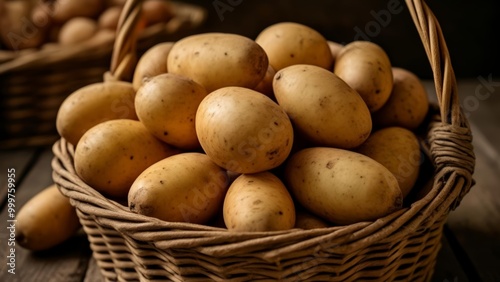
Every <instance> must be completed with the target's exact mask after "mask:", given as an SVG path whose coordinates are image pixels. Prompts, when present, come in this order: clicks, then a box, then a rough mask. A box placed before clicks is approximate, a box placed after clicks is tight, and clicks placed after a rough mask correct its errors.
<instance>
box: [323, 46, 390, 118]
mask: <svg viewBox="0 0 500 282" xmlns="http://www.w3.org/2000/svg"><path fill="white" fill-rule="evenodd" d="M333 70H334V73H335V74H336V75H338V76H339V77H340V78H341V79H342V80H344V81H345V82H346V83H347V84H348V85H349V86H351V87H352V88H353V89H354V90H356V91H357V92H358V93H359V95H361V97H362V98H363V100H364V101H365V103H366V105H367V106H368V109H370V112H372V113H373V112H375V111H377V110H379V109H380V108H382V106H383V105H384V104H385V103H386V102H387V100H388V99H389V96H390V95H391V91H392V84H393V78H392V70H391V62H390V60H389V57H388V56H387V54H386V53H385V51H384V50H383V49H382V48H381V47H380V46H378V45H377V44H375V43H372V42H369V41H354V42H352V43H349V44H347V45H346V46H344V48H342V49H341V51H340V52H339V54H338V55H337V58H336V60H335V67H334V69H333Z"/></svg>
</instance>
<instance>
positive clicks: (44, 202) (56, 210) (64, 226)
mask: <svg viewBox="0 0 500 282" xmlns="http://www.w3.org/2000/svg"><path fill="white" fill-rule="evenodd" d="M16 220H17V222H16V241H17V243H18V244H19V245H20V246H21V247H23V248H25V249H28V250H32V251H42V250H47V249H50V248H52V247H55V246H56V245H59V244H61V243H62V242H64V241H66V240H67V239H69V238H70V237H71V236H73V235H74V234H75V233H76V232H77V231H78V229H79V228H80V226H81V225H80V222H79V220H78V216H77V215H76V210H75V208H74V207H73V206H71V204H70V202H69V199H68V198H67V197H65V196H64V195H62V194H61V192H59V190H58V188H57V186H56V185H55V184H53V185H50V186H48V187H47V188H45V189H44V190H42V191H40V192H39V193H38V194H36V195H35V196H34V197H33V198H31V199H30V200H29V201H28V202H26V204H24V205H23V206H22V207H21V209H20V210H19V212H18V213H17V216H16Z"/></svg>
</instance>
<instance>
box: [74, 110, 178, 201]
mask: <svg viewBox="0 0 500 282" xmlns="http://www.w3.org/2000/svg"><path fill="white" fill-rule="evenodd" d="M176 153H177V151H176V150H174V149H173V148H171V147H170V146H169V145H167V144H165V143H163V142H161V141H160V140H158V139H157V138H156V137H154V136H153V135H152V134H151V133H149V131H148V130H147V129H146V127H144V125H142V123H141V122H139V121H136V120H127V119H116V120H109V121H105V122H103V123H100V124H98V125H96V126H94V127H92V128H91V129H89V130H88V131H87V132H86V133H85V134H84V135H83V136H82V138H81V140H80V142H78V146H77V147H76V150H75V170H76V174H77V175H78V176H79V177H80V178H81V179H82V180H83V181H84V182H85V183H87V184H88V185H89V186H91V187H92V188H94V189H96V190H97V191H99V192H101V193H102V194H103V195H104V196H108V197H116V198H121V197H126V196H127V194H128V191H129V189H130V186H131V185H132V183H133V182H134V180H135V179H136V178H137V177H138V176H139V174H141V173H142V172H143V171H144V170H145V169H146V168H148V167H149V166H151V165H152V164H154V163H156V162H158V161H160V160H162V159H164V158H166V157H169V156H172V155H174V154H176Z"/></svg>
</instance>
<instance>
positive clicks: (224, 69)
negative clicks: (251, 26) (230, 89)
mask: <svg viewBox="0 0 500 282" xmlns="http://www.w3.org/2000/svg"><path fill="white" fill-rule="evenodd" d="M268 65H269V62H268V59H267V55H266V53H265V51H264V50H263V49H262V47H260V46H259V45H258V44H257V43H255V42H254V41H253V40H251V39H249V38H247V37H244V36H241V35H237V34H227V33H203V34H196V35H191V36H188V37H185V38H183V39H181V40H179V41H177V42H176V43H175V45H174V46H173V47H172V50H171V51H170V54H169V55H168V59H167V68H168V71H169V72H170V73H174V74H179V75H184V76H187V77H189V78H191V79H193V80H194V81H196V82H197V83H199V84H201V85H202V86H204V87H205V88H206V89H207V92H209V93H210V92H212V91H214V90H216V89H219V88H222V87H226V86H240V87H245V88H250V89H252V88H254V87H255V86H256V85H257V84H258V83H259V82H260V81H261V80H262V78H264V76H265V74H266V71H267V69H268Z"/></svg>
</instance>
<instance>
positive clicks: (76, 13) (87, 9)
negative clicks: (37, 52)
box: [0, 0, 173, 51]
mask: <svg viewBox="0 0 500 282" xmlns="http://www.w3.org/2000/svg"><path fill="white" fill-rule="evenodd" d="M124 4H125V0H87V1H74V0H20V1H3V0H2V1H0V19H1V20H0V47H1V49H5V50H15V51H19V50H23V49H29V48H42V47H44V48H50V47H54V46H72V45H75V44H81V43H83V42H88V41H94V40H96V41H98V42H101V40H112V39H113V38H114V35H115V31H116V28H117V25H118V20H119V16H120V13H121V10H122V8H123V5H124ZM142 12H143V15H142V17H141V24H139V25H138V28H144V27H147V26H150V25H153V24H157V23H161V22H168V21H169V20H170V19H171V18H172V16H173V10H172V7H171V4H170V2H169V1H168V0H147V1H145V2H144V4H143V11H142Z"/></svg>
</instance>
